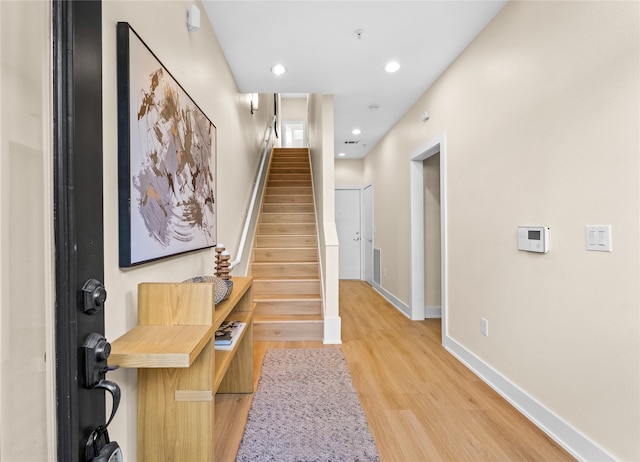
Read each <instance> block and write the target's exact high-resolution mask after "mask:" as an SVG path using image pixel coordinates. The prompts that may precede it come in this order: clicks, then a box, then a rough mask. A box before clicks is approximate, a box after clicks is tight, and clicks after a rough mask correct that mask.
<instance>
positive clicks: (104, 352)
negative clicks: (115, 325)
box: [82, 332, 118, 388]
mask: <svg viewBox="0 0 640 462" xmlns="http://www.w3.org/2000/svg"><path fill="white" fill-rule="evenodd" d="M82 351H83V353H84V386H85V387H87V388H95V387H96V385H98V384H99V383H100V382H101V381H102V380H104V376H105V375H106V373H107V372H109V371H113V370H115V369H117V368H118V366H109V365H108V364H107V359H108V358H109V355H110V354H111V344H110V343H109V342H107V339H106V338H104V336H102V335H101V334H98V333H96V332H93V333H91V334H89V336H88V337H87V339H86V340H85V341H84V344H83V345H82Z"/></svg>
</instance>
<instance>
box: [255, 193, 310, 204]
mask: <svg viewBox="0 0 640 462" xmlns="http://www.w3.org/2000/svg"><path fill="white" fill-rule="evenodd" d="M264 203H265V205H267V204H307V205H313V196H312V195H311V194H303V195H297V196H288V195H287V196H285V195H277V194H275V195H274V194H271V195H265V197H264Z"/></svg>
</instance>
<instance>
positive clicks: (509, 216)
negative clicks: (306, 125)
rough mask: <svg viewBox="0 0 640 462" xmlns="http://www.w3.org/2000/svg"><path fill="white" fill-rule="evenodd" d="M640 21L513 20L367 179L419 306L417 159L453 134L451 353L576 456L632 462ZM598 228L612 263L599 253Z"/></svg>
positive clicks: (451, 72)
mask: <svg viewBox="0 0 640 462" xmlns="http://www.w3.org/2000/svg"><path fill="white" fill-rule="evenodd" d="M639 6H640V4H638V3H637V2H597V1H596V2H528V1H523V2H520V1H518V2H510V3H508V4H507V5H506V6H505V7H504V9H503V10H502V11H501V12H500V13H499V14H498V16H497V17H496V18H495V19H494V20H493V21H492V22H491V23H490V24H489V25H488V26H487V28H486V29H485V30H484V31H483V32H482V33H481V34H480V35H479V36H478V37H477V39H476V40H475V41H474V42H473V43H472V44H470V46H469V47H468V48H467V49H466V50H465V51H464V52H463V53H462V55H461V56H460V57H459V58H458V59H457V60H456V61H455V62H454V63H453V64H452V65H451V66H450V67H449V69H447V71H446V72H445V73H444V75H443V76H442V77H441V78H440V79H439V80H438V81H437V82H436V84H434V85H433V86H432V87H431V88H430V89H429V90H428V91H427V92H426V93H425V94H424V95H423V96H422V97H421V98H419V100H418V101H417V102H416V103H415V105H414V106H413V107H412V108H410V110H409V111H408V112H407V113H406V114H405V115H404V116H403V117H402V118H401V120H400V121H399V122H398V123H397V124H396V126H395V127H394V128H393V129H392V130H391V131H390V132H389V133H388V134H387V136H385V138H384V139H383V140H382V141H381V142H380V143H379V144H378V145H377V146H376V147H375V148H374V149H373V150H372V152H371V154H369V156H368V157H367V159H366V160H365V166H364V174H365V178H366V180H367V181H371V182H372V183H373V184H374V187H375V189H374V194H375V197H374V207H375V210H374V217H375V225H376V227H377V233H376V247H380V248H381V249H382V253H383V255H384V256H385V259H384V266H385V267H386V268H387V277H383V280H382V286H383V287H384V289H385V290H387V291H388V292H389V293H391V294H393V295H395V296H396V297H397V298H398V299H400V300H401V301H403V302H404V303H407V304H409V303H410V300H409V298H410V281H409V278H408V276H407V275H408V274H410V252H411V250H410V248H409V230H410V228H409V226H410V210H409V203H410V201H409V159H408V156H409V155H410V154H411V153H412V152H413V151H414V150H415V149H417V148H418V147H420V146H422V145H424V143H425V142H427V141H429V140H431V139H433V138H434V137H436V136H438V135H440V134H442V133H444V132H446V140H447V172H448V173H447V177H446V185H447V186H446V188H447V191H446V194H447V214H448V223H447V225H448V236H447V243H448V283H449V294H448V307H447V317H448V328H449V331H448V332H449V338H448V339H446V342H447V343H448V345H450V346H455V347H456V348H457V350H458V352H463V353H464V354H466V356H467V357H468V358H470V359H471V360H472V361H475V362H476V363H477V364H480V365H482V366H483V367H485V368H486V369H487V370H488V371H490V372H491V374H493V375H494V376H495V377H498V378H501V379H504V380H503V383H504V384H507V385H508V386H509V387H512V388H513V389H516V390H518V391H519V392H522V393H523V394H522V395H521V396H523V397H524V398H526V399H525V401H526V400H529V402H530V403H538V404H540V405H542V408H544V411H545V412H547V416H551V417H554V418H556V417H557V419H556V420H554V422H557V423H558V424H559V425H560V427H562V428H564V430H570V431H569V432H568V433H567V435H569V436H570V437H571V438H573V437H574V436H575V441H569V440H568V439H570V438H568V439H565V443H566V444H567V446H568V447H569V448H570V449H572V450H574V451H576V452H577V453H578V455H580V454H582V455H583V456H584V455H585V454H587V453H590V454H605V453H608V454H609V455H610V456H612V457H613V458H616V459H619V460H639V459H640V443H639V441H640V438H639V436H640V391H639V390H640V309H639V306H640V293H639V291H638V281H639V280H640V232H639V230H640V227H639V218H640V214H639V211H640V189H639V185H640V174H639V173H640V161H639V160H640V146H639V139H640V136H639V135H640V132H639V127H640V117H639V108H640V95H639V92H640V90H639V85H638V82H640V70H639V68H640V63H639V59H640V58H639V57H640V34H639V29H640V21H639ZM425 110H429V112H430V114H431V118H430V120H429V121H428V122H427V123H424V124H423V123H422V121H421V120H420V114H422V113H423V112H424V111H425ZM403 153H404V156H403ZM388 223H393V226H389V225H388ZM527 224H541V225H546V226H550V227H551V251H550V252H549V253H548V254H546V255H540V254H531V253H524V252H519V251H518V250H517V248H516V227H517V226H518V225H527ZM587 224H610V225H612V226H613V249H614V250H613V252H611V253H602V252H587V251H586V250H585V236H584V234H585V231H584V228H585V225H587ZM481 317H485V318H487V319H488V320H489V324H490V329H489V333H490V335H489V336H488V337H484V336H482V335H481V334H480V318H481ZM551 420H553V419H551ZM563 426H564V427H563ZM564 430H563V431H564ZM551 431H554V430H553V429H551ZM560 433H561V432H560ZM556 436H558V433H557V432H556ZM560 436H561V437H562V438H564V436H566V435H564V436H563V435H560ZM576 441H577V442H576ZM590 448H591V449H593V451H592V452H589V451H591V449H590ZM600 449H602V450H603V451H601V452H598V451H599V450H600ZM580 451H583V452H582V453H581V452H580ZM587 458H588V456H587Z"/></svg>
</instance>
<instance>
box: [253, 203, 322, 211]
mask: <svg viewBox="0 0 640 462" xmlns="http://www.w3.org/2000/svg"><path fill="white" fill-rule="evenodd" d="M262 213H314V210H313V204H264V205H263V206H262Z"/></svg>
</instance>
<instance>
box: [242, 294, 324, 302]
mask: <svg viewBox="0 0 640 462" xmlns="http://www.w3.org/2000/svg"><path fill="white" fill-rule="evenodd" d="M253 300H254V301H255V302H296V301H309V300H311V301H319V300H322V297H320V295H319V294H317V295H316V294H255V295H254V296H253Z"/></svg>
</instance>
